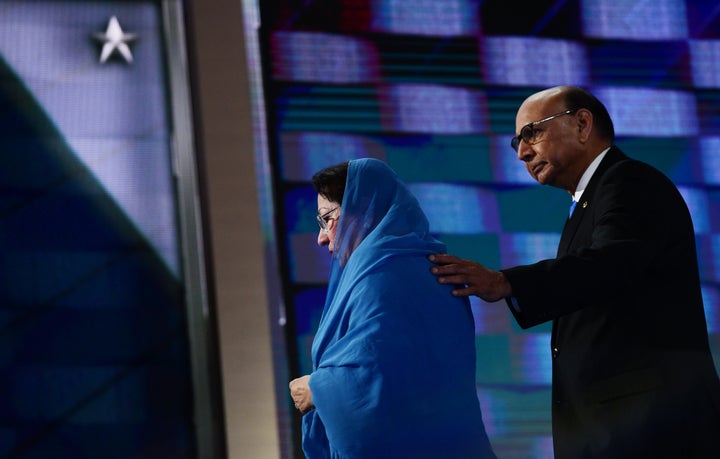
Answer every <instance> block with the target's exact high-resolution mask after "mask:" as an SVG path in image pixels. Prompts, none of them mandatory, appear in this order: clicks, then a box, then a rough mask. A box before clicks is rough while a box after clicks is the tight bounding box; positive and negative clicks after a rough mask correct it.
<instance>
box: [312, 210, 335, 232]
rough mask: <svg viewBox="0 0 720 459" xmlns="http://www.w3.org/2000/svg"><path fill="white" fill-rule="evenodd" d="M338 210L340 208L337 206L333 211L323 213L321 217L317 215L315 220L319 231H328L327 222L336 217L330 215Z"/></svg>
mask: <svg viewBox="0 0 720 459" xmlns="http://www.w3.org/2000/svg"><path fill="white" fill-rule="evenodd" d="M339 208H340V206H337V207H335V208H334V209H332V210H329V211H327V212H325V213H324V214H322V215H317V216H316V217H315V218H316V219H317V222H318V225H319V226H320V229H321V230H323V231H327V230H328V222H329V221H330V220H333V219H335V218H337V217H331V216H330V214H331V213H333V212H335V211H336V210H338V209H339Z"/></svg>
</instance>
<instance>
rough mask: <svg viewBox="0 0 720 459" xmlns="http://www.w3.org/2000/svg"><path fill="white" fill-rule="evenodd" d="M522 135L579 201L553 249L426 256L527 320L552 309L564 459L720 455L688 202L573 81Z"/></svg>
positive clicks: (550, 98)
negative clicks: (520, 261)
mask: <svg viewBox="0 0 720 459" xmlns="http://www.w3.org/2000/svg"><path fill="white" fill-rule="evenodd" d="M516 128H517V131H518V135H517V137H515V138H513V140H512V146H513V148H515V149H516V151H517V152H518V158H519V159H520V160H521V161H523V162H524V163H525V166H526V168H527V170H528V172H529V173H530V175H531V176H532V177H533V178H535V180H537V181H538V182H540V183H541V184H547V185H551V186H554V187H558V188H562V189H564V190H567V192H568V193H570V195H571V196H572V197H573V201H575V202H576V203H577V207H575V209H574V211H573V213H572V215H571V216H570V217H569V218H568V220H567V222H566V224H565V228H564V229H563V232H562V236H561V240H560V245H559V247H558V251H557V257H556V258H554V259H551V260H543V261H540V262H538V263H535V264H532V265H526V266H517V267H513V268H508V269H503V270H500V271H493V270H490V269H488V268H486V267H484V266H482V265H480V264H478V263H476V262H473V261H469V260H463V259H461V258H458V257H454V256H451V255H434V256H431V257H430V259H431V261H433V262H434V263H436V266H434V267H433V268H432V272H433V274H435V275H436V276H438V281H439V282H441V283H448V284H460V285H463V287H459V288H457V289H455V290H454V291H453V294H454V295H459V296H469V295H477V296H479V297H480V298H482V299H484V300H486V301H497V300H500V299H503V298H504V299H505V300H506V301H507V304H508V307H509V309H510V311H511V312H512V314H513V315H514V317H515V319H516V320H517V322H518V324H519V325H520V326H521V327H522V328H528V327H532V326H534V325H537V324H540V323H543V322H546V321H550V320H552V321H553V327H552V338H551V352H552V361H553V380H552V386H553V387H552V425H553V445H554V450H555V457H556V458H557V459H583V458H608V459H623V458H633V459H638V458H653V459H658V458H673V459H683V458H697V459H708V458H720V380H718V375H717V372H716V371H715V367H714V364H713V359H712V354H711V353H710V348H709V344H708V334H707V325H706V322H705V315H704V310H703V303H702V297H701V290H700V280H699V274H698V265H697V258H696V248H695V235H694V230H693V226H692V221H691V218H690V214H689V212H688V209H687V206H686V205H685V202H684V200H683V198H682V196H681V195H680V193H679V192H678V190H677V188H676V187H675V186H674V185H673V183H672V182H671V181H670V180H669V179H668V178H666V177H665V176H664V175H663V174H662V173H660V172H659V171H657V170H656V169H654V168H652V167H651V166H649V165H647V164H644V163H642V162H639V161H636V160H632V159H630V158H628V157H627V156H625V154H623V153H622V152H621V151H620V150H619V149H618V148H617V147H615V146H614V145H613V141H614V128H613V123H612V120H611V119H610V116H609V115H608V112H607V110H606V109H605V107H604V106H603V105H602V103H601V102H600V101H598V100H597V99H596V98H595V97H594V96H593V95H591V94H590V93H588V92H587V91H585V90H583V89H580V88H576V87H567V86H561V87H555V88H550V89H547V90H544V91H541V92H539V93H536V94H534V95H532V96H530V97H529V98H527V99H526V100H525V101H524V102H523V103H522V105H521V106H520V108H519V110H518V113H517V117H516Z"/></svg>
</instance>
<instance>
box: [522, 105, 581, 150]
mask: <svg viewBox="0 0 720 459" xmlns="http://www.w3.org/2000/svg"><path fill="white" fill-rule="evenodd" d="M576 111H577V110H565V111H564V112H560V113H556V114H554V115H551V116H548V117H547V118H543V119H541V120H539V121H533V122H532V123H528V124H526V125H525V126H523V127H522V129H520V135H519V136H517V137H513V138H512V140H510V146H512V147H513V150H515V151H518V148H520V141H521V140H522V141H523V142H525V143H526V144H528V145H532V143H533V142H532V141H533V139H534V138H535V135H536V134H537V132H536V131H535V126H537V125H538V124H540V123H544V122H546V121H550V120H554V119H555V118H557V117H558V116H563V115H571V114H573V113H575V112H576Z"/></svg>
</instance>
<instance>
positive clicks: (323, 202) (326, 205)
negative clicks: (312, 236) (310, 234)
mask: <svg viewBox="0 0 720 459" xmlns="http://www.w3.org/2000/svg"><path fill="white" fill-rule="evenodd" d="M317 202H318V223H319V222H320V220H322V221H323V223H321V224H320V232H319V233H318V239H317V243H318V245H319V246H324V245H326V246H327V247H328V252H330V253H333V249H334V248H335V233H336V232H337V226H338V218H340V204H338V203H336V202H332V201H329V200H327V199H326V198H324V197H323V196H321V195H319V194H318V199H317ZM323 226H325V228H326V229H323Z"/></svg>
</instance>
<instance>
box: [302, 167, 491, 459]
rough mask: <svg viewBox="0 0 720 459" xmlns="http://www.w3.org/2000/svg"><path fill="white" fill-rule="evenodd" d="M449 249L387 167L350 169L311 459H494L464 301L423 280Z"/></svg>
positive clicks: (321, 344) (321, 333) (309, 428)
mask: <svg viewBox="0 0 720 459" xmlns="http://www.w3.org/2000/svg"><path fill="white" fill-rule="evenodd" d="M442 252H445V246H444V244H442V243H441V242H439V241H437V240H436V239H434V238H433V237H432V236H431V235H430V234H429V232H428V221H427V218H426V217H425V214H424V213H423V211H422V209H421V208H420V206H419V204H418V202H417V200H416V199H415V197H414V196H413V195H412V194H411V193H410V191H409V190H408V189H407V188H406V187H405V185H404V184H403V183H402V182H401V181H400V180H399V179H398V177H397V175H396V174H395V173H394V172H393V171H392V169H390V168H389V167H388V166H387V165H386V164H385V163H383V162H381V161H378V160H375V159H360V160H355V161H351V162H350V164H349V167H348V174H347V183H346V186H345V194H344V198H343V202H342V206H341V213H340V217H339V220H338V230H337V237H336V240H335V250H334V252H333V262H332V266H331V270H330V279H329V283H328V295H327V299H326V302H325V308H324V310H323V316H322V319H321V321H320V325H319V328H318V331H317V333H316V335H315V338H314V341H313V346H312V358H313V372H312V374H311V376H310V381H309V385H310V389H311V391H312V397H313V403H314V405H315V409H314V410H312V411H310V412H308V413H306V414H305V415H304V417H303V450H304V452H305V455H306V457H307V458H308V459H317V458H372V459H380V458H393V459H397V458H399V457H402V458H413V459H419V458H428V459H429V458H432V459H437V458H457V459H471V458H483V459H484V458H494V457H495V455H494V454H493V453H492V450H491V448H490V443H489V441H488V437H487V434H486V432H485V428H484V426H483V422H482V416H481V413H480V406H479V403H478V399H477V393H476V388H475V340H474V327H473V320H472V314H471V312H470V307H469V302H468V300H467V298H455V297H453V296H452V295H451V293H450V291H451V289H452V288H451V287H450V286H446V285H441V284H439V283H438V282H437V280H436V279H435V277H434V276H433V275H432V274H430V266H431V264H430V262H429V261H428V260H427V255H428V254H430V253H442Z"/></svg>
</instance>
